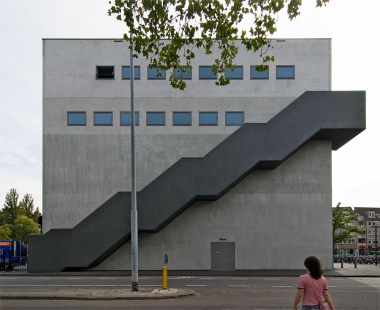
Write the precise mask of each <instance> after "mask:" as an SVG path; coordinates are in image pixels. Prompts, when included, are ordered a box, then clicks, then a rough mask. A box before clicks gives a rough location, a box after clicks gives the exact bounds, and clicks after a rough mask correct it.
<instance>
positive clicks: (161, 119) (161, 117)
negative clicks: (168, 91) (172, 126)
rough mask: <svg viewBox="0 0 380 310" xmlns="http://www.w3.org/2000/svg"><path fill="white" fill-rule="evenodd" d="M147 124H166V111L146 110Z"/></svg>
mask: <svg viewBox="0 0 380 310" xmlns="http://www.w3.org/2000/svg"><path fill="white" fill-rule="evenodd" d="M146 124H147V126H165V112H146Z"/></svg>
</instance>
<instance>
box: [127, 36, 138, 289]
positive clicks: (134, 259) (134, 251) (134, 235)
mask: <svg viewBox="0 0 380 310" xmlns="http://www.w3.org/2000/svg"><path fill="white" fill-rule="evenodd" d="M130 38H131V41H130V49H129V52H130V82H131V165H132V167H131V168H132V169H131V176H132V180H131V181H132V188H131V263H132V292H137V291H138V290H139V272H138V227H137V226H138V224H137V223H138V222H137V199H136V149H135V105H134V96H135V94H134V88H133V86H134V85H133V83H134V71H135V68H134V66H133V41H132V39H133V33H132V31H131V32H130Z"/></svg>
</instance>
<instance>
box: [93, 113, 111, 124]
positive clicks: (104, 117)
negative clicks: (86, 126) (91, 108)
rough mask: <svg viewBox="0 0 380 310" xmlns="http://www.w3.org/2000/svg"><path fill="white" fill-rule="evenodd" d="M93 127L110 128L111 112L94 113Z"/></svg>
mask: <svg viewBox="0 0 380 310" xmlns="http://www.w3.org/2000/svg"><path fill="white" fill-rule="evenodd" d="M94 125H95V126H112V112H94Z"/></svg>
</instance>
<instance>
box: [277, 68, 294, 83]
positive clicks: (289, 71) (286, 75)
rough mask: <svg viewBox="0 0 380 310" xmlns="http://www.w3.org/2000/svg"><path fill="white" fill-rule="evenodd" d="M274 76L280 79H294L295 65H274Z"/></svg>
mask: <svg viewBox="0 0 380 310" xmlns="http://www.w3.org/2000/svg"><path fill="white" fill-rule="evenodd" d="M276 78H277V79H278V80H281V79H294V78H295V67H294V66H277V67H276Z"/></svg>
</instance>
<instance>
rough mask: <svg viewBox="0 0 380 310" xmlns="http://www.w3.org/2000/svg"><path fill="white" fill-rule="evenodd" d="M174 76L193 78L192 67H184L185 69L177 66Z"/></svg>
mask: <svg viewBox="0 0 380 310" xmlns="http://www.w3.org/2000/svg"><path fill="white" fill-rule="evenodd" d="M173 75H174V77H179V76H181V77H182V79H183V80H191V68H190V67H184V70H182V69H181V68H176V69H174V71H173Z"/></svg>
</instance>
